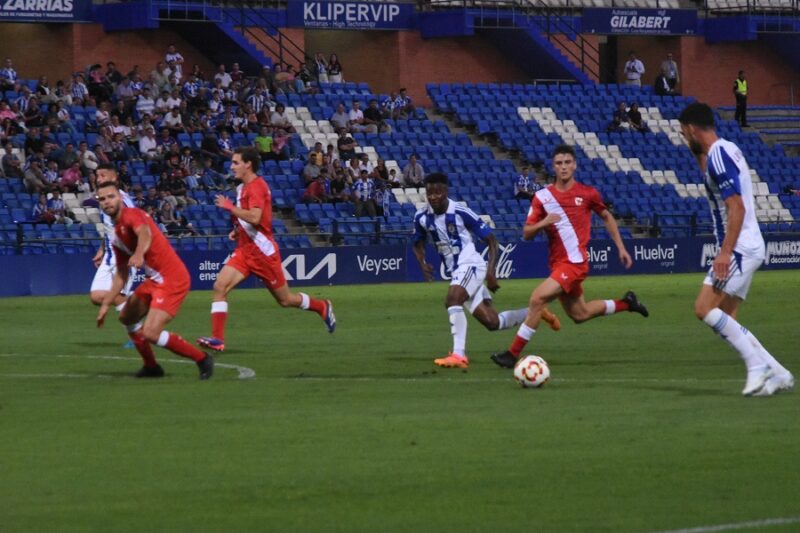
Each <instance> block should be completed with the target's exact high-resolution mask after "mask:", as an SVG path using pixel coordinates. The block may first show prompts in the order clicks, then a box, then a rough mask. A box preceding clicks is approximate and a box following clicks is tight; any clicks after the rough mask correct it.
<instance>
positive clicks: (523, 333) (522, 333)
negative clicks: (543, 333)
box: [517, 324, 536, 341]
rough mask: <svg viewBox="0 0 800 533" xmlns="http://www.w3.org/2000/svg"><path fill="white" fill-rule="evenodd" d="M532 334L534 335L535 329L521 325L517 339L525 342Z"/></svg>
mask: <svg viewBox="0 0 800 533" xmlns="http://www.w3.org/2000/svg"><path fill="white" fill-rule="evenodd" d="M534 333H536V330H535V329H533V328H530V327H528V326H527V325H526V324H522V325H521V326H520V327H519V329H518V330H517V337H522V338H523V339H525V340H526V341H529V340H531V337H533V335H534Z"/></svg>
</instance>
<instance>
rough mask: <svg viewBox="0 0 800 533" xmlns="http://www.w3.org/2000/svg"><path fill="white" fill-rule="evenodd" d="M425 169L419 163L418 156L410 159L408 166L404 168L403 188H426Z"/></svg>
mask: <svg viewBox="0 0 800 533" xmlns="http://www.w3.org/2000/svg"><path fill="white" fill-rule="evenodd" d="M424 181H425V169H423V168H422V165H421V164H420V163H419V162H418V161H417V156H416V154H412V155H411V157H410V158H408V164H407V165H406V166H405V168H403V187H414V188H415V189H419V188H420V187H423V188H424V187H425V183H424Z"/></svg>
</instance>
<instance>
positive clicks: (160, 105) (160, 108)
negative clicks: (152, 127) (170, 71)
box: [155, 91, 172, 115]
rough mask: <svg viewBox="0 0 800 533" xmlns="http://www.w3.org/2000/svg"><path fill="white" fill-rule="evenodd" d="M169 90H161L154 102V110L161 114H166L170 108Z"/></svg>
mask: <svg viewBox="0 0 800 533" xmlns="http://www.w3.org/2000/svg"><path fill="white" fill-rule="evenodd" d="M168 100H169V92H168V91H161V96H159V97H158V99H157V100H156V102H155V112H156V113H159V114H161V115H166V114H167V113H169V110H170V109H172V108H171V107H170V105H169V102H168Z"/></svg>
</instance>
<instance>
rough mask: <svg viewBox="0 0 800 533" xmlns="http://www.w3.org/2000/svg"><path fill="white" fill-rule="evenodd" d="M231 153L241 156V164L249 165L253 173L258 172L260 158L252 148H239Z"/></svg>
mask: <svg viewBox="0 0 800 533" xmlns="http://www.w3.org/2000/svg"><path fill="white" fill-rule="evenodd" d="M233 153H234V154H239V155H240V156H242V162H244V163H250V164H251V165H252V166H253V172H258V171H259V169H260V168H261V156H260V155H259V154H258V150H256V149H255V148H254V147H252V146H240V147H239V148H237V149H236V150H234V151H233Z"/></svg>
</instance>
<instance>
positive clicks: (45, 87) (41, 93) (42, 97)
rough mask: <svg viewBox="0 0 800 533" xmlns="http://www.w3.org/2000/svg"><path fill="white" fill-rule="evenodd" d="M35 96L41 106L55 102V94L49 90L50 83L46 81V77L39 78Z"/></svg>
mask: <svg viewBox="0 0 800 533" xmlns="http://www.w3.org/2000/svg"><path fill="white" fill-rule="evenodd" d="M36 94H37V96H38V98H39V101H40V102H42V103H43V104H51V103H53V102H54V101H55V94H53V91H51V90H50V82H48V81H47V76H39V82H38V83H37V84H36Z"/></svg>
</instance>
